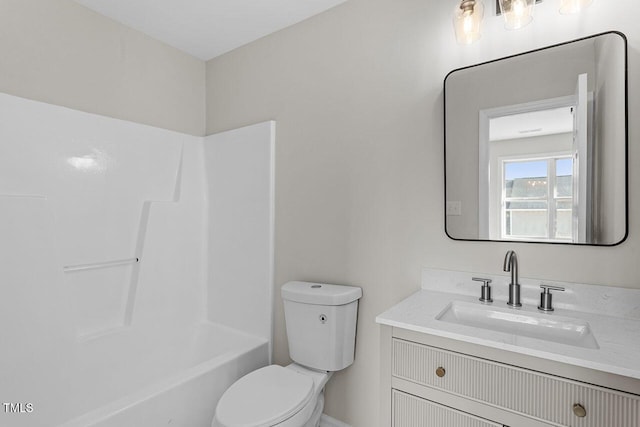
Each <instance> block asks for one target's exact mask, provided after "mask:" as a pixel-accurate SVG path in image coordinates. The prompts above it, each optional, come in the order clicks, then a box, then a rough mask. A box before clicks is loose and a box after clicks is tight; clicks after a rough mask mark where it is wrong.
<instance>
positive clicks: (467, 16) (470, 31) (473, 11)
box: [453, 0, 484, 44]
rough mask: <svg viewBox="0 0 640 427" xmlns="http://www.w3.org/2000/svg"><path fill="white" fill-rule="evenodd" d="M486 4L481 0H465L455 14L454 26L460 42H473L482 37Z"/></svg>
mask: <svg viewBox="0 0 640 427" xmlns="http://www.w3.org/2000/svg"><path fill="white" fill-rule="evenodd" d="M483 15H484V5H483V4H482V2H481V1H480V0H463V1H462V2H460V6H458V7H456V10H455V12H454V14H453V28H454V29H455V32H456V39H457V40H458V43H460V44H471V43H473V42H474V41H476V40H478V39H479V38H480V24H481V22H482V17H483Z"/></svg>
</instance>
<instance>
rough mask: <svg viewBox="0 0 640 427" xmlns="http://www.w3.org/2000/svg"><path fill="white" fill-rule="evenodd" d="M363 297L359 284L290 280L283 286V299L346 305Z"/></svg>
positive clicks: (305, 302) (318, 303)
mask: <svg viewBox="0 0 640 427" xmlns="http://www.w3.org/2000/svg"><path fill="white" fill-rule="evenodd" d="M361 297H362V289H361V288H359V287H357V286H343V285H329V284H326V283H312V282H298V281H295V282H288V283H286V284H285V285H284V286H282V299H285V300H287V301H295V302H300V303H304V304H314V305H344V304H349V303H351V302H353V301H356V300H357V299H360V298H361Z"/></svg>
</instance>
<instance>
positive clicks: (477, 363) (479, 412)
mask: <svg viewBox="0 0 640 427" xmlns="http://www.w3.org/2000/svg"><path fill="white" fill-rule="evenodd" d="M381 339H382V341H381V348H382V355H381V360H382V370H381V375H382V380H383V387H382V388H383V390H382V395H381V399H382V406H383V409H382V423H381V426H392V427H423V426H425V427H430V426H434V427H435V426H438V427H467V426H469V427H471V426H473V427H476V426H478V427H485V426H503V425H504V426H512V427H542V426H562V427H565V426H566V427H640V385H639V382H638V381H637V380H631V381H628V380H627V381H625V380H624V377H620V378H616V377H615V376H613V377H606V378H605V377H604V376H603V377H601V378H600V375H599V374H598V373H597V371H592V370H589V369H585V368H578V367H575V366H570V365H565V364H562V363H558V362H549V361H543V360H535V358H531V357H527V358H523V357H518V355H511V356H510V354H509V352H506V351H502V352H500V351H498V350H495V349H492V351H487V350H486V349H483V348H482V346H480V345H470V344H466V343H460V342H456V341H455V340H448V339H444V338H441V337H433V336H430V335H427V334H421V333H416V332H412V331H406V330H403V329H399V328H393V327H388V326H383V329H382V337H381ZM492 356H499V357H495V358H493V359H492V358H491V357H492ZM496 359H499V360H496ZM545 368H548V369H545ZM549 371H552V372H553V373H549ZM565 373H566V375H564V374H565ZM598 382H601V383H605V384H598ZM616 385H619V386H620V387H619V388H621V389H622V390H620V389H616Z"/></svg>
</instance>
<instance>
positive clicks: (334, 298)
mask: <svg viewBox="0 0 640 427" xmlns="http://www.w3.org/2000/svg"><path fill="white" fill-rule="evenodd" d="M360 297H362V289H361V288H359V287H356V286H340V285H327V284H323V283H310V282H289V283H287V284H285V285H284V286H283V287H282V299H283V300H284V316H285V321H286V325H287V338H288V341H289V355H290V357H291V359H292V360H293V361H294V362H296V363H298V364H300V365H303V366H306V367H309V368H314V369H318V370H322V371H339V370H341V369H344V368H346V367H347V366H349V365H351V364H352V363H353V357H354V352H355V343H356V323H357V319H358V299H360Z"/></svg>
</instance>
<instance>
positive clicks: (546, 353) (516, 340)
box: [376, 269, 640, 378]
mask: <svg viewBox="0 0 640 427" xmlns="http://www.w3.org/2000/svg"><path fill="white" fill-rule="evenodd" d="M422 277H423V282H422V290H420V291H419V292H417V293H415V294H413V295H412V296H410V297H409V298H407V299H405V300H404V301H402V302H400V303H399V304H397V305H395V306H394V307H392V308H390V309H389V310H387V311H385V312H384V313H382V314H380V315H379V316H378V317H377V318H376V321H377V323H380V324H384V325H389V326H394V327H398V328H402V329H408V330H412V331H416V332H422V333H427V334H431V335H435V336H440V337H444V338H451V339H454V340H460V341H465V342H469V343H474V344H480V345H484V346H487V347H493V348H497V349H502V350H509V351H512V352H515V353H520V354H525V355H530V356H536V357H540V358H544V359H549V360H553V361H557V362H563V363H567V364H571V365H575V366H580V367H585V368H591V369H594V370H598V371H602V372H607V373H612V374H618V375H622V376H627V377H631V378H640V364H639V363H638V354H640V291H639V290H634V289H624V288H615V287H609V286H607V287H605V286H595V285H581V284H574V283H564V282H555V283H554V284H556V285H558V286H562V287H565V288H566V291H565V292H557V293H556V294H555V296H554V306H555V308H556V309H555V311H554V312H553V313H541V312H540V311H539V310H538V309H537V306H538V304H539V301H540V299H539V296H540V291H541V289H540V287H539V285H540V283H541V282H540V281H539V280H535V279H527V278H522V279H521V280H520V283H521V285H522V304H523V307H522V308H520V309H514V310H515V311H514V312H519V313H522V314H523V315H527V314H528V313H531V315H532V316H548V318H549V319H554V318H558V317H569V318H577V319H580V320H583V321H586V322H588V324H589V328H590V330H591V332H592V333H593V335H594V336H595V339H596V340H597V344H598V346H599V348H583V347H577V346H573V345H567V344H564V343H559V342H550V341H547V340H544V341H543V340H539V339H535V338H529V337H527V336H521V335H515V334H510V333H503V332H497V331H494V330H488V329H481V328H476V327H471V326H464V325H459V324H453V323H449V322H443V321H440V320H437V319H436V317H438V316H439V315H440V314H441V313H442V312H443V311H444V310H445V309H446V308H447V307H448V305H449V304H450V303H451V302H452V301H457V302H460V303H462V304H463V305H464V304H469V306H471V305H474V306H476V305H482V304H481V303H480V302H479V301H478V298H479V296H480V284H478V282H474V281H472V280H471V278H472V277H485V278H488V279H492V280H493V282H492V283H491V285H492V289H493V299H494V302H493V304H492V307H497V308H498V309H502V308H507V305H506V301H507V288H508V283H509V281H510V278H509V277H507V276H493V275H486V274H483V273H466V272H458V271H455V272H454V271H446V270H436V269H426V270H424V271H423V276H422ZM545 283H548V282H545ZM443 289H446V290H447V292H442V290H443ZM508 310H511V309H508Z"/></svg>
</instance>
